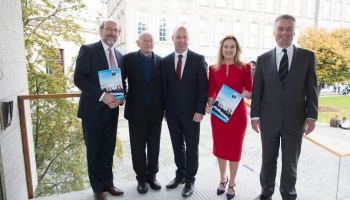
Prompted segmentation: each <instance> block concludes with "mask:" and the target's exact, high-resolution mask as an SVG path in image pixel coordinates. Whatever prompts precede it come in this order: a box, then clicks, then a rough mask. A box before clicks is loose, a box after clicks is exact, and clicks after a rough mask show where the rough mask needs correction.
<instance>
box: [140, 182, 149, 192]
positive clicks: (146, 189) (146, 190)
mask: <svg viewBox="0 0 350 200" xmlns="http://www.w3.org/2000/svg"><path fill="white" fill-rule="evenodd" d="M137 192H138V193H140V194H145V193H147V192H148V188H147V186H146V183H139V184H138V185H137Z"/></svg>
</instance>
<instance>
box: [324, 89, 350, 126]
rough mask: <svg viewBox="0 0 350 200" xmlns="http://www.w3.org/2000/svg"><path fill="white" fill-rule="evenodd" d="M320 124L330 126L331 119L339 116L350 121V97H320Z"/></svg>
mask: <svg viewBox="0 0 350 200" xmlns="http://www.w3.org/2000/svg"><path fill="white" fill-rule="evenodd" d="M318 106H319V110H318V122H322V123H326V124H329V121H330V120H331V118H333V117H334V116H335V115H338V118H339V119H342V118H343V117H344V116H345V117H346V118H348V120H349V119H350V95H346V96H328V97H322V96H321V97H320V99H319V102H318Z"/></svg>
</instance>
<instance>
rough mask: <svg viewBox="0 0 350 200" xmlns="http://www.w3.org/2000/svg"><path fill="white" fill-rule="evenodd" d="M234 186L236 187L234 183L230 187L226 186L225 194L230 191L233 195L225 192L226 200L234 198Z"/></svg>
mask: <svg viewBox="0 0 350 200" xmlns="http://www.w3.org/2000/svg"><path fill="white" fill-rule="evenodd" d="M235 186H236V183H235V184H233V185H232V186H230V184H229V185H228V189H227V192H228V191H229V189H231V190H232V191H233V194H229V193H227V192H226V198H227V200H231V199H233V198H235V196H236V191H235V189H233V188H234V187H235Z"/></svg>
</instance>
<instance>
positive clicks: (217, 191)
mask: <svg viewBox="0 0 350 200" xmlns="http://www.w3.org/2000/svg"><path fill="white" fill-rule="evenodd" d="M226 178H227V180H226V182H221V181H220V184H219V186H220V185H222V186H223V187H224V189H223V190H220V189H219V188H218V189H216V194H217V195H221V194H224V193H225V187H226V184H227V182H228V177H226Z"/></svg>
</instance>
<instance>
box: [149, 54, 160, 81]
mask: <svg viewBox="0 0 350 200" xmlns="http://www.w3.org/2000/svg"><path fill="white" fill-rule="evenodd" d="M152 53H153V52H152ZM158 63H159V59H158V57H157V56H156V54H154V53H153V70H152V75H151V79H150V82H151V81H152V79H153V76H154V75H155V74H156V73H158V70H157V68H158Z"/></svg>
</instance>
